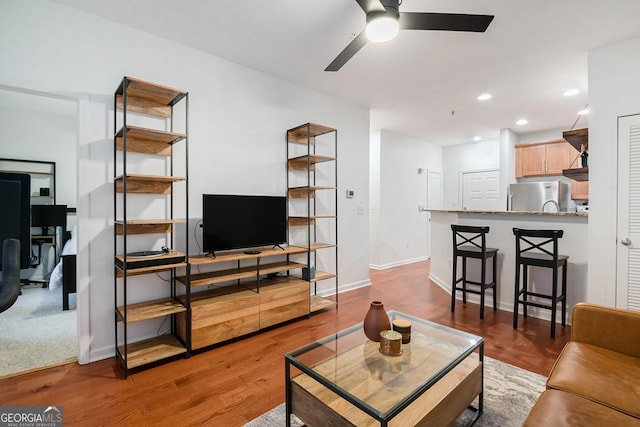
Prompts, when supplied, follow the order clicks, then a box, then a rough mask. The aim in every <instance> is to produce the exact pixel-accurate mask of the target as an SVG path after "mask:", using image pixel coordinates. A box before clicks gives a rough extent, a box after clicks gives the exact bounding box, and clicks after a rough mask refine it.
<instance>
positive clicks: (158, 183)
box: [114, 174, 187, 194]
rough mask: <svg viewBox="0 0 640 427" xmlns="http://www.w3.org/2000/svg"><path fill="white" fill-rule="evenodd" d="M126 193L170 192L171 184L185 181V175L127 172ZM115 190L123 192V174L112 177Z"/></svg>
mask: <svg viewBox="0 0 640 427" xmlns="http://www.w3.org/2000/svg"><path fill="white" fill-rule="evenodd" d="M126 177H127V193H138V194H171V184H172V183H174V182H178V181H186V179H187V177H185V176H163V175H141V174H127V175H126ZM114 180H115V182H116V191H117V192H118V193H122V192H124V175H119V176H117V177H115V178H114Z"/></svg>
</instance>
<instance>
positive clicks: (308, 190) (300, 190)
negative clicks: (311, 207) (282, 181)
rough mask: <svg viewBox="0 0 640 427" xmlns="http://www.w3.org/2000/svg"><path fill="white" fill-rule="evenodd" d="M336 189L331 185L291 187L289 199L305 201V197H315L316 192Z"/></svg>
mask: <svg viewBox="0 0 640 427" xmlns="http://www.w3.org/2000/svg"><path fill="white" fill-rule="evenodd" d="M337 188H338V187H335V186H332V185H312V186H309V187H291V188H289V197H290V198H292V199H306V198H307V197H310V198H312V199H313V198H314V197H316V191H317V190H335V189H337Z"/></svg>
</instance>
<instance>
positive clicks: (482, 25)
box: [398, 12, 493, 33]
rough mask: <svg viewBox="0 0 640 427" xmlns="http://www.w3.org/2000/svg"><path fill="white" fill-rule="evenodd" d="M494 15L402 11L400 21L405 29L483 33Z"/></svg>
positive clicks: (401, 26)
mask: <svg viewBox="0 0 640 427" xmlns="http://www.w3.org/2000/svg"><path fill="white" fill-rule="evenodd" d="M492 20H493V15H467V14H463V13H426V12H425V13H419V12H404V13H402V12H401V13H400V19H399V20H398V23H399V24H400V28H401V29H403V30H442V31H472V32H476V33H483V32H485V31H486V30H487V27H488V26H489V24H490V23H491V21H492Z"/></svg>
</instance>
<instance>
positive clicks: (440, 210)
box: [429, 209, 589, 217]
mask: <svg viewBox="0 0 640 427" xmlns="http://www.w3.org/2000/svg"><path fill="white" fill-rule="evenodd" d="M429 212H444V213H456V214H471V215H476V214H480V215H531V216H578V217H588V216H589V214H588V213H587V212H524V211H470V210H464V211H459V210H443V209H430V210H429Z"/></svg>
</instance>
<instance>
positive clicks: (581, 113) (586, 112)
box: [578, 108, 589, 116]
mask: <svg viewBox="0 0 640 427" xmlns="http://www.w3.org/2000/svg"><path fill="white" fill-rule="evenodd" d="M586 114H589V109H588V108H585V109H584V110H580V111H578V115H580V116H584V115H586Z"/></svg>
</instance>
